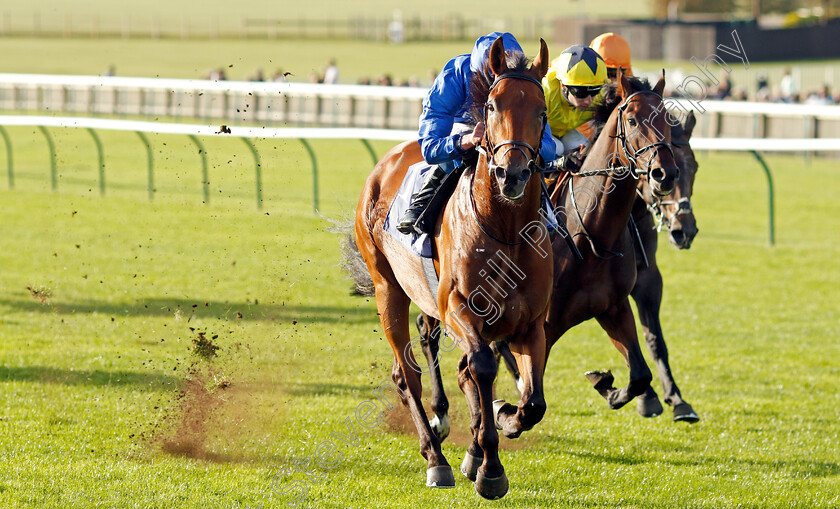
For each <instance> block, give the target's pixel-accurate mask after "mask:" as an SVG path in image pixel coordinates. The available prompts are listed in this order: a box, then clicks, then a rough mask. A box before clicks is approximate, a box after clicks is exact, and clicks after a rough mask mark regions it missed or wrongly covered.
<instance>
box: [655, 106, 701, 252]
mask: <svg viewBox="0 0 840 509" xmlns="http://www.w3.org/2000/svg"><path fill="white" fill-rule="evenodd" d="M696 124H697V118H696V117H695V116H694V112H693V111H692V112H691V113H689V114H688V117H687V118H686V120H685V125H683V124H680V123H677V125H675V126H673V127H671V146H672V147H673V148H674V157H675V158H676V160H677V165H678V166H679V167H680V178H679V179H678V180H677V186H676V188H675V189H674V192H673V193H671V194H670V195H669V196H668V197H667V198H665V199H663V200H662V201H661V202H660V204H659V209H660V212H661V214H662V222H663V224H664V225H665V226H666V227H667V228H668V239H669V240H670V241H671V244H673V245H675V246H676V247H678V248H679V249H688V248H690V247H691V242H692V241H693V240H694V236H695V235H697V231H698V229H697V220H696V219H695V217H694V210H693V209H692V207H691V194H692V193H693V192H694V177H695V176H696V175H697V169H698V164H697V159H695V158H694V151H693V150H692V149H691V145H689V142H688V140H689V139H690V138H691V133H692V131H694V126H695V125H696Z"/></svg>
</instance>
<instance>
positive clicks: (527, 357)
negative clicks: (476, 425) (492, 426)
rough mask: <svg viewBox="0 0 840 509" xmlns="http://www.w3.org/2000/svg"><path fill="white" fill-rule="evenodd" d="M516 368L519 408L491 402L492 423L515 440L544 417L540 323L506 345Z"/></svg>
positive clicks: (542, 330) (543, 334) (543, 361)
mask: <svg viewBox="0 0 840 509" xmlns="http://www.w3.org/2000/svg"><path fill="white" fill-rule="evenodd" d="M508 346H509V347H510V351H511V352H512V354H513V356H514V358H515V359H516V363H517V365H518V367H519V372H520V373H521V380H522V393H521V396H520V398H519V405H518V406H516V407H515V406H513V405H511V404H510V403H505V402H504V401H502V400H498V401H496V402H494V404H493V406H494V409H495V411H496V423H497V425H498V427H499V428H501V429H502V431H503V432H504V434H505V436H506V437H508V438H516V437H518V436H519V435H520V434H521V433H522V432H523V431H527V430H529V429H531V428H533V427H534V426H535V425H536V424H537V423H538V422H540V421H541V420H542V418H543V415H545V409H546V405H545V397H544V396H543V374H544V372H545V355H546V348H545V330H544V329H543V320H538V321H537V322H536V323H534V324H532V326H531V329H530V330H529V331H528V332H527V333H526V334H525V335H524V336H523V337H522V338H521V340H518V341H514V342H511V343H509V344H508Z"/></svg>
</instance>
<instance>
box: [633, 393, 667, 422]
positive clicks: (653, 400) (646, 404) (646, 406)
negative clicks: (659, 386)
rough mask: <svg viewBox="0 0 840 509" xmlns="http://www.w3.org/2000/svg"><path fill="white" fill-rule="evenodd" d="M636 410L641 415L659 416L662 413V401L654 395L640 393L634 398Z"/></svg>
mask: <svg viewBox="0 0 840 509" xmlns="http://www.w3.org/2000/svg"><path fill="white" fill-rule="evenodd" d="M636 410H638V411H639V415H641V416H642V417H659V416H660V415H662V403H660V402H659V398H657V397H656V396H650V397H648V396H646V395H644V394H643V395H641V396H639V397H638V398H636Z"/></svg>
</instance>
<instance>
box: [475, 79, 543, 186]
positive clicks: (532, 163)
mask: <svg viewBox="0 0 840 509" xmlns="http://www.w3.org/2000/svg"><path fill="white" fill-rule="evenodd" d="M506 79H517V80H525V81H529V82H531V83H533V84H534V85H536V86H537V87H538V88H539V89H540V94H541V95H542V96H543V102H545V92H543V87H542V83H541V82H540V81H539V80H538V79H536V78H533V77H531V76H528V75H527V74H519V73H508V74H502V75H501V76H497V77H496V79H495V80H493V84H492V85H490V90H489V91H488V92H487V97H488V102H486V103H484V119H483V120H484V127H485V129H484V143H483V144H482V145H479V146H478V147H477V149H478V151H479V152H481V153H482V154H484V156H485V157H487V171H488V172H489V173H490V174H492V173H493V172H494V171H495V170H496V169H497V168H498V167H499V165H498V164H496V161H495V157H496V155H497V152H498V151H499V150H500V149H501V148H503V147H507V150H505V151H504V152H503V153H502V155H501V157H504V156H505V155H507V153H508V152H510V151H511V150H518V151H520V152H522V155H523V156H525V158H526V159H527V160H528V169H529V170H530V171H531V175H533V174H534V173H537V172H539V171H542V170H543V167H542V166H540V165H539V164H538V163H537V158H538V157H539V155H540V149H541V148H542V139H543V135H544V134H545V124H546V121H545V120H546V113H545V112H543V114H542V118H541V120H542V122H541V124H542V129H541V130H540V138H539V140H540V141H539V143H538V144H537V148H534V147H532V146H531V145H530V144H528V143H526V142H524V141H519V140H505V141H502V142H500V143H498V144H496V145H494V144H493V142H492V141H490V130H489V129H487V108H488V106H489V105H490V102H489V97H490V94H492V93H493V89H494V88H496V85H498V84H499V83H500V82H502V81H503V80H506ZM485 145H486V148H485Z"/></svg>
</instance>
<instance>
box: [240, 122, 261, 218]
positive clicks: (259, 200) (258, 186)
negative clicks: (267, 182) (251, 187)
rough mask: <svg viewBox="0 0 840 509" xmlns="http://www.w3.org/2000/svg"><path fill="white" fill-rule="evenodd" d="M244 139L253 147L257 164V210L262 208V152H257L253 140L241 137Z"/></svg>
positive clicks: (252, 150)
mask: <svg viewBox="0 0 840 509" xmlns="http://www.w3.org/2000/svg"><path fill="white" fill-rule="evenodd" d="M241 140H242V141H244V142H245V144H246V145H248V148H249V149H251V153H252V154H254V164H256V180H257V210H262V202H263V198H262V170H261V168H260V154H259V152H257V147H255V146H254V144H253V143H251V140H249V139H248V138H241Z"/></svg>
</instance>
